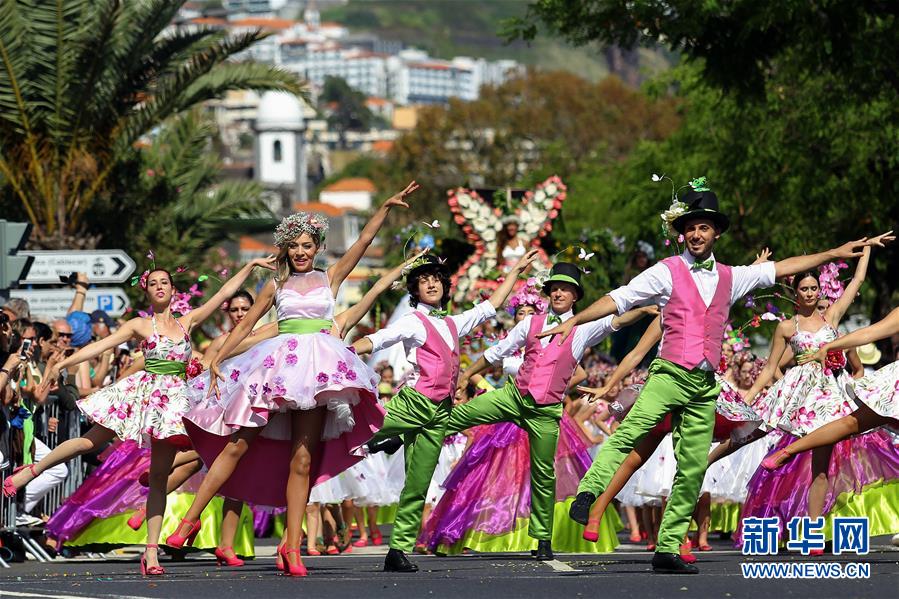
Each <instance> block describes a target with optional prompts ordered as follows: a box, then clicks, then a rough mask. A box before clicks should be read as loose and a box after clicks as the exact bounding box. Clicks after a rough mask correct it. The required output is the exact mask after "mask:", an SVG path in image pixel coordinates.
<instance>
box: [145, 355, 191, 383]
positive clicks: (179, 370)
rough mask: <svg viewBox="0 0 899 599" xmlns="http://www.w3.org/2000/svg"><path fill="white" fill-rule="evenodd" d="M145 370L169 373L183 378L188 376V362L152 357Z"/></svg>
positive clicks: (155, 372)
mask: <svg viewBox="0 0 899 599" xmlns="http://www.w3.org/2000/svg"><path fill="white" fill-rule="evenodd" d="M144 370H146V371H147V372H152V373H153V374H168V375H171V376H178V377H181V378H183V379H186V378H187V364H185V363H184V362H177V361H175V360H158V359H154V358H150V359H148V360H147V365H146V366H145V367H144Z"/></svg>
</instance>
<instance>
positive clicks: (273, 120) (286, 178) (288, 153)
mask: <svg viewBox="0 0 899 599" xmlns="http://www.w3.org/2000/svg"><path fill="white" fill-rule="evenodd" d="M305 130H306V123H305V121H304V120H303V107H302V106H301V105H300V101H299V100H298V99H297V98H296V96H294V95H293V94H288V93H285V92H265V93H264V94H263V95H262V98H261V100H260V101H259V108H258V112H257V115H256V126H255V131H256V148H255V159H256V168H255V174H256V175H255V176H256V179H257V180H258V181H259V182H260V183H262V184H263V185H265V187H268V188H275V189H277V188H281V189H283V188H288V187H291V188H293V201H294V202H297V203H300V204H305V203H307V202H308V201H309V190H308V182H307V176H306V144H305V138H304V135H303V134H304V132H305Z"/></svg>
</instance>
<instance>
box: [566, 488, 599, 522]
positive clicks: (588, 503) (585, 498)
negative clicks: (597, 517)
mask: <svg viewBox="0 0 899 599" xmlns="http://www.w3.org/2000/svg"><path fill="white" fill-rule="evenodd" d="M595 501H596V495H594V494H593V493H591V492H590V491H581V492H580V493H578V494H577V497H575V498H574V501H572V502H571V507H570V508H568V517H569V518H571V519H572V520H574V521H575V522H577V523H578V524H583V525H584V526H586V525H587V520H589V519H590V508H591V507H593V503H594V502H595Z"/></svg>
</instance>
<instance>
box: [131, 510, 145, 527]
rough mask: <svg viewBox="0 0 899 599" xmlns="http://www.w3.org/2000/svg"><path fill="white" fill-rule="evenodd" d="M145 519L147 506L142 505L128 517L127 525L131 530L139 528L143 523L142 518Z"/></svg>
mask: <svg viewBox="0 0 899 599" xmlns="http://www.w3.org/2000/svg"><path fill="white" fill-rule="evenodd" d="M146 519H147V508H146V507H142V508H140V509H139V510H137V511H136V512H134V514H132V515H131V517H130V518H128V527H129V528H130V529H132V530H140V527H141V526H143V525H144V520H146Z"/></svg>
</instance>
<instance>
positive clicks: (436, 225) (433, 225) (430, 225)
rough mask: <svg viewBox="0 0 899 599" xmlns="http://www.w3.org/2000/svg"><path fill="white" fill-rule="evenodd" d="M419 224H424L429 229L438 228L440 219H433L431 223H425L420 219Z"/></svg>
mask: <svg viewBox="0 0 899 599" xmlns="http://www.w3.org/2000/svg"><path fill="white" fill-rule="evenodd" d="M421 224H423V225H424V226H426V227H428V228H429V229H439V228H440V221H439V220H435V221H434V222H431V223H426V222H424V221H422V223H421Z"/></svg>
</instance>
